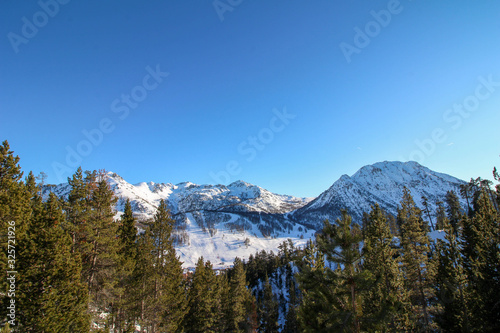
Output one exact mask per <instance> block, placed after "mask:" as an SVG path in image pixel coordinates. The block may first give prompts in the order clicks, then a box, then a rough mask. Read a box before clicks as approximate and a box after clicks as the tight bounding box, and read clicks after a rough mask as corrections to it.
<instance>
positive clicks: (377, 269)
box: [363, 205, 409, 332]
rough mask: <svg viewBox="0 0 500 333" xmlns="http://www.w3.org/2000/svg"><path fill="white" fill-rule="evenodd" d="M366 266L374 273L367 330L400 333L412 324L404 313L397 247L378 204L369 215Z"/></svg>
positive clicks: (367, 304)
mask: <svg viewBox="0 0 500 333" xmlns="http://www.w3.org/2000/svg"><path fill="white" fill-rule="evenodd" d="M364 234H365V235H366V236H365V238H364V247H363V258H364V262H363V269H364V270H367V271H369V272H371V274H372V276H373V280H372V283H371V284H370V286H369V288H368V291H367V292H366V295H365V297H364V298H363V314H364V317H365V319H364V322H363V326H364V328H366V329H367V330H368V331H386V332H399V331H401V330H404V329H405V328H407V327H408V326H409V321H408V316H407V314H406V313H405V312H406V309H408V307H409V300H408V297H407V293H406V292H405V290H404V282H403V277H402V274H401V272H400V270H399V263H398V259H399V258H398V252H399V251H398V249H397V248H396V246H395V244H394V243H393V236H392V234H391V232H390V229H389V225H388V223H387V219H386V215H385V214H384V212H383V211H382V210H381V209H380V207H379V206H378V205H375V206H374V207H372V211H371V212H370V214H369V215H368V216H367V217H366V225H365V228H364Z"/></svg>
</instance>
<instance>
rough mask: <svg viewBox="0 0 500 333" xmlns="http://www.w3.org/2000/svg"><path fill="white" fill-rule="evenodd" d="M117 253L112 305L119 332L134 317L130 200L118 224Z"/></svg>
mask: <svg viewBox="0 0 500 333" xmlns="http://www.w3.org/2000/svg"><path fill="white" fill-rule="evenodd" d="M118 243H119V244H118V255H119V259H118V261H119V265H118V267H117V274H116V277H117V280H118V281H117V287H116V288H115V292H116V294H117V295H116V301H115V303H114V304H113V306H112V315H113V317H114V318H115V320H114V327H115V330H117V331H118V332H121V331H122V330H126V329H127V328H129V327H132V325H133V323H134V319H135V313H134V310H133V309H134V302H135V300H134V294H133V292H132V289H133V288H134V283H133V282H134V281H133V273H134V270H135V266H136V260H137V229H136V227H135V218H134V216H133V213H132V207H131V205H130V200H128V199H127V201H126V202H125V208H124V213H123V215H122V216H121V219H120V224H119V226H118Z"/></svg>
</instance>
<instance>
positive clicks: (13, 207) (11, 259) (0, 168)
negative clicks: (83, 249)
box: [0, 141, 32, 323]
mask: <svg viewBox="0 0 500 333" xmlns="http://www.w3.org/2000/svg"><path fill="white" fill-rule="evenodd" d="M22 177H23V172H22V171H21V167H20V165H19V157H18V156H15V155H14V152H13V151H11V150H10V146H9V143H8V142H7V141H4V142H3V143H2V144H1V145H0V239H1V242H0V270H1V271H2V272H6V271H16V270H17V267H16V265H17V263H19V260H17V261H16V259H17V258H15V255H16V254H18V251H19V249H18V246H19V245H20V244H23V242H24V239H25V235H26V231H27V230H28V224H29V220H30V217H31V214H32V212H31V201H30V194H29V192H28V190H27V189H26V186H25V184H24V182H23V180H22ZM8 250H10V251H11V252H8ZM0 288H1V290H2V293H1V298H0V316H1V318H2V319H1V321H0V323H3V322H4V321H5V320H6V319H7V313H6V311H7V310H6V309H7V306H8V305H10V300H11V298H10V297H8V295H7V293H6V291H7V290H8V289H9V287H8V285H7V279H6V277H5V278H2V279H0Z"/></svg>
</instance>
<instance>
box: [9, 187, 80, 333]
mask: <svg viewBox="0 0 500 333" xmlns="http://www.w3.org/2000/svg"><path fill="white" fill-rule="evenodd" d="M33 201H34V202H37V204H39V203H40V202H41V199H40V197H39V196H38V195H35V196H34V197H33ZM42 206H43V207H42V210H38V209H37V210H36V213H35V214H34V215H33V217H32V219H31V224H30V228H29V230H28V232H27V235H26V240H25V241H24V242H23V245H22V247H20V249H19V254H20V257H21V258H22V260H19V281H18V283H19V291H18V293H17V300H18V307H19V310H18V313H17V316H18V322H19V323H20V325H21V326H20V328H22V331H23V332H54V331H56V332H62V331H71V332H85V331H88V330H89V324H90V321H89V319H90V318H89V316H88V315H87V304H88V294H87V289H86V286H85V285H84V284H83V283H82V282H81V280H80V270H81V262H80V258H79V256H78V254H75V253H72V252H71V246H72V242H71V239H70V238H69V236H68V235H67V234H65V232H64V231H63V229H62V228H61V225H62V224H63V223H64V215H63V212H62V209H61V206H60V204H59V201H58V199H57V198H56V197H55V195H54V194H51V195H50V196H49V199H48V201H47V202H46V203H44V204H43V205H42Z"/></svg>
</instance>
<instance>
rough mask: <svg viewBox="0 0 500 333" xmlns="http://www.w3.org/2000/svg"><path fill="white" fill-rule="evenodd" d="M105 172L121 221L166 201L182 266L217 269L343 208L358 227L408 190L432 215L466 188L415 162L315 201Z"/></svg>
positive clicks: (348, 179) (302, 239)
mask: <svg viewBox="0 0 500 333" xmlns="http://www.w3.org/2000/svg"><path fill="white" fill-rule="evenodd" d="M107 175H108V180H109V184H110V186H111V188H112V190H113V191H114V193H115V195H116V196H117V197H118V202H117V204H116V206H115V209H116V212H117V214H116V216H117V217H118V216H120V215H121V214H122V212H123V208H124V205H125V202H126V200H127V199H129V200H130V202H131V205H132V209H133V212H134V215H135V216H136V217H137V219H138V228H139V231H140V230H141V229H142V228H144V223H145V222H146V221H147V220H148V219H151V218H152V217H153V216H154V214H155V212H156V207H157V206H158V204H159V202H160V200H162V199H165V200H166V203H167V206H168V208H169V209H170V212H171V215H172V217H173V218H174V219H175V222H176V223H175V225H176V226H175V231H174V238H175V241H176V250H177V253H178V255H180V257H181V260H182V261H183V262H184V266H185V267H193V266H194V265H195V263H196V260H197V259H198V257H200V256H203V257H204V259H205V260H210V261H211V262H212V263H213V264H214V266H215V267H219V268H221V267H224V266H228V265H231V264H232V262H233V260H234V258H235V257H237V256H238V257H240V258H243V259H245V258H248V256H249V255H250V254H252V253H255V252H256V251H261V250H266V251H269V250H276V249H277V247H278V245H279V244H280V243H282V242H283V241H284V240H286V239H287V238H290V239H292V240H293V241H294V243H295V245H297V246H301V245H304V244H305V243H306V242H307V240H308V239H310V238H312V237H313V236H314V233H315V232H316V231H317V230H319V229H320V228H321V226H322V222H323V221H324V220H325V219H328V220H330V221H334V220H335V219H336V218H338V217H339V216H340V211H341V209H346V210H347V211H348V213H349V214H350V215H351V216H352V217H353V221H355V222H357V223H360V222H361V218H362V216H363V212H369V211H370V209H371V208H370V206H371V205H373V204H375V203H378V204H379V205H380V207H381V208H382V209H384V210H385V211H386V212H387V213H389V214H393V215H396V214H397V207H398V204H399V202H400V201H401V198H402V193H403V188H404V187H405V186H406V187H407V188H408V189H409V190H410V192H411V194H412V196H413V198H414V200H415V202H416V204H417V205H418V206H420V207H421V208H422V197H423V196H425V197H426V198H427V199H428V203H429V211H430V212H435V209H436V201H438V200H441V201H442V200H443V199H444V196H445V195H446V193H447V191H455V192H456V193H459V186H460V185H461V184H464V183H465V182H464V181H463V180H460V179H458V178H455V177H452V176H449V175H447V174H443V173H438V172H435V171H432V170H430V169H428V168H426V167H424V166H422V165H420V164H418V163H416V162H406V163H403V162H380V163H375V164H373V165H367V166H364V167H362V168H361V169H360V170H359V171H357V172H356V173H355V174H354V175H352V176H347V175H343V176H341V177H340V179H338V180H337V181H336V182H335V183H333V185H331V186H330V188H328V189H327V190H326V191H324V192H323V193H321V194H320V195H319V196H318V197H317V198H297V197H294V196H289V195H280V194H275V193H271V192H269V191H267V190H266V189H263V188H261V187H259V186H256V185H252V184H249V183H246V182H244V181H236V182H234V183H231V184H229V185H197V184H193V183H190V182H184V183H180V184H176V185H173V184H170V183H153V182H148V183H145V182H142V183H138V184H130V183H128V182H127V181H125V180H124V179H123V178H122V177H120V176H119V175H117V174H116V173H113V172H108V174H107ZM69 190H70V187H69V185H68V184H67V183H63V184H59V185H48V186H46V187H45V192H46V193H47V192H48V191H52V192H54V193H55V194H57V195H58V196H60V197H65V196H67V194H68V193H69ZM463 204H465V203H463ZM432 215H433V214H432V213H431V217H432Z"/></svg>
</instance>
